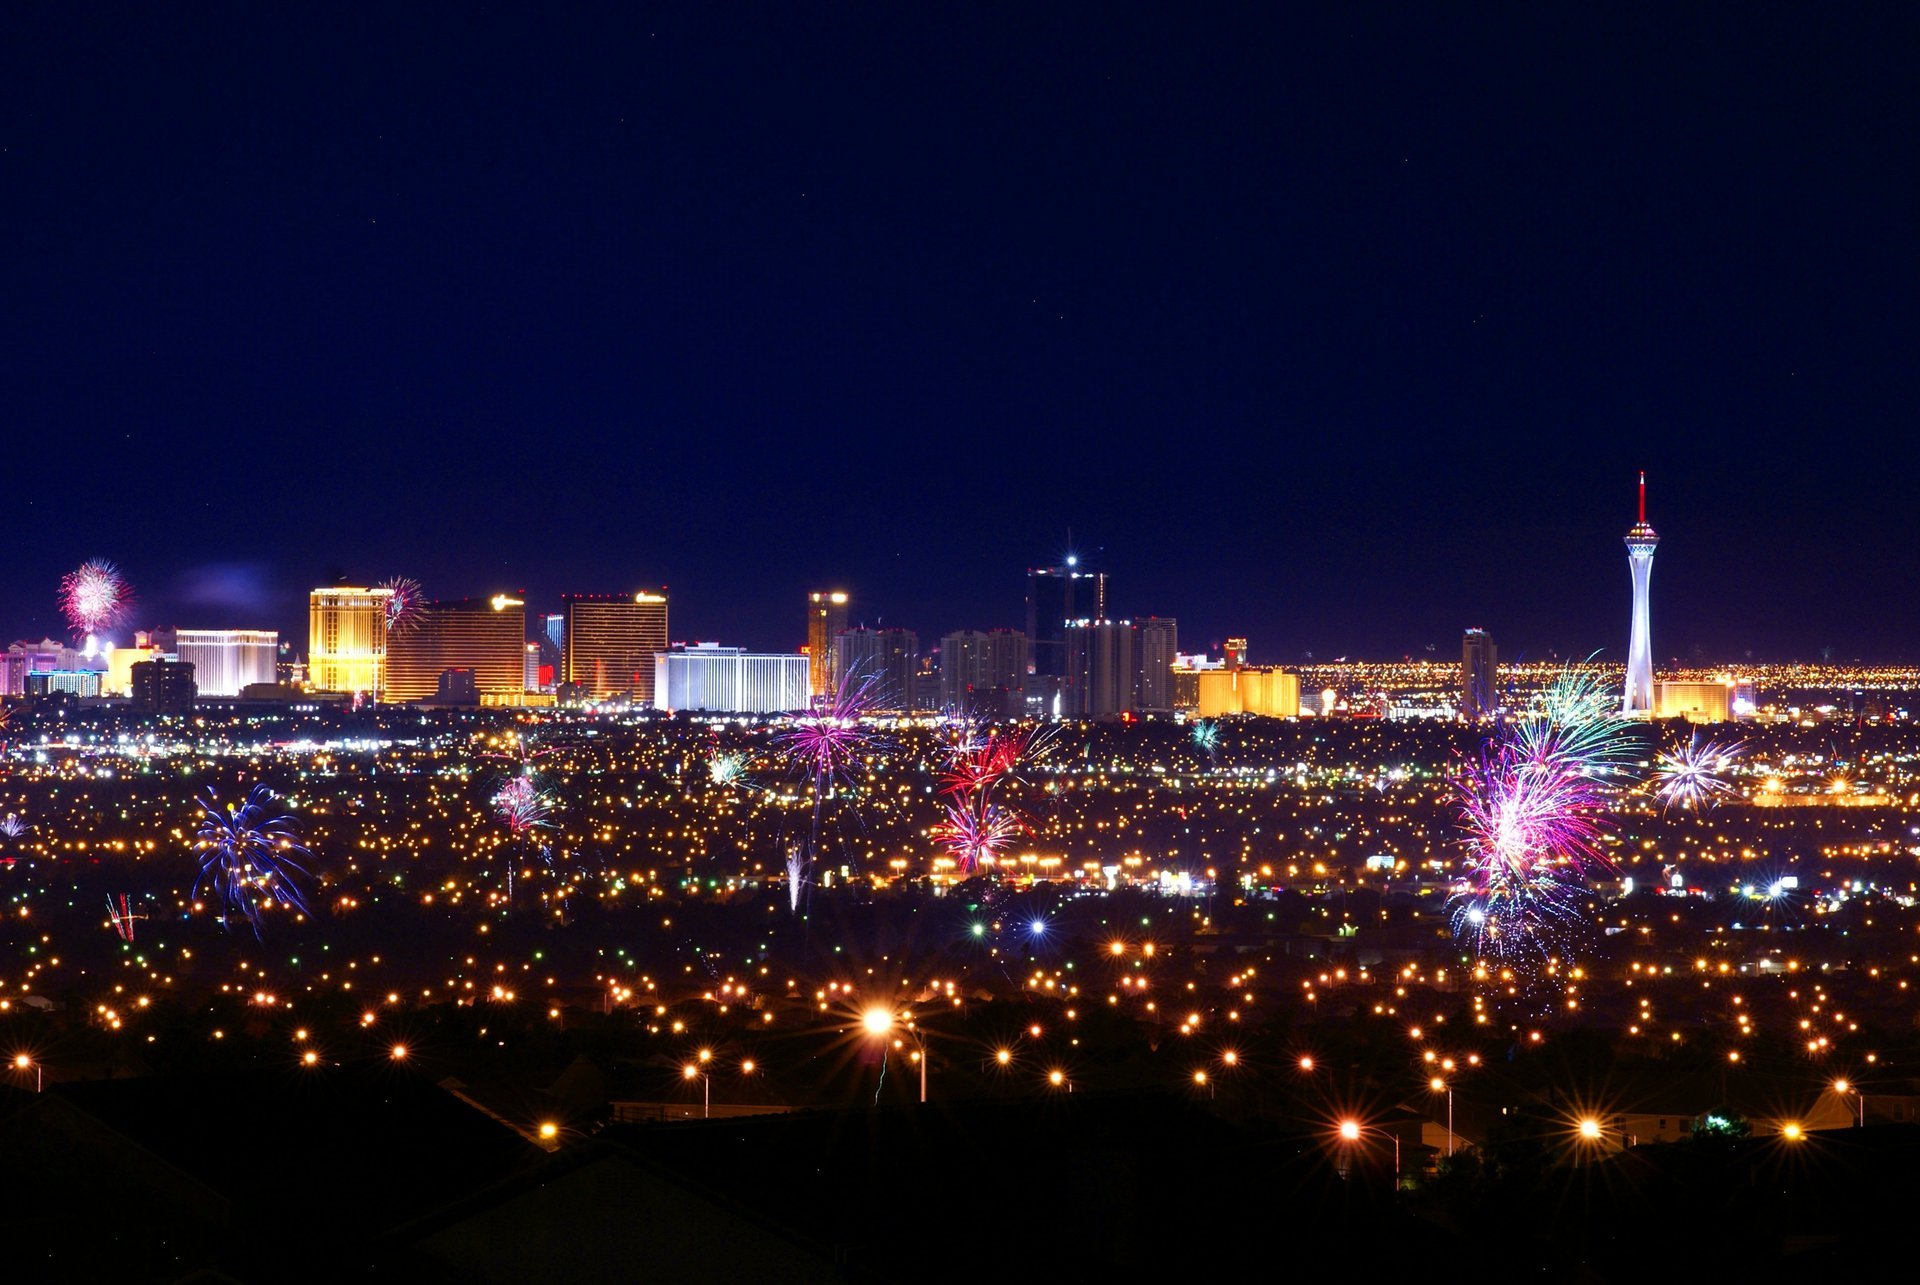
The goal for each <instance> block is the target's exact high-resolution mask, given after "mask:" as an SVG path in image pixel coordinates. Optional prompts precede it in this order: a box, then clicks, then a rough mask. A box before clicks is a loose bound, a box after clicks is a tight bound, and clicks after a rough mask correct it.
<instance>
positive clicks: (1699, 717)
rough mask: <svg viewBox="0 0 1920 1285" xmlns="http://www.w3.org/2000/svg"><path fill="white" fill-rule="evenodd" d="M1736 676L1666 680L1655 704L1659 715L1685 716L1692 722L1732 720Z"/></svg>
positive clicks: (1661, 685)
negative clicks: (1703, 680) (1704, 680)
mask: <svg viewBox="0 0 1920 1285" xmlns="http://www.w3.org/2000/svg"><path fill="white" fill-rule="evenodd" d="M1733 688H1734V684H1733V680H1732V679H1730V678H1728V679H1714V680H1711V681H1708V682H1663V683H1661V684H1660V699H1659V702H1658V703H1657V704H1656V706H1655V711H1656V712H1655V715H1654V716H1655V717H1656V718H1684V719H1686V720H1687V721H1688V722H1690V723H1727V722H1731V721H1732V720H1733Z"/></svg>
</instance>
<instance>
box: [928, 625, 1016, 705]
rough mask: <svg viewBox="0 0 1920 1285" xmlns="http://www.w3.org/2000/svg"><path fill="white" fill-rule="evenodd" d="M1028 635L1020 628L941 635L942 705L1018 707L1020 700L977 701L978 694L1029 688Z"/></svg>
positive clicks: (1009, 692) (982, 695)
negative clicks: (1027, 684)
mask: <svg viewBox="0 0 1920 1285" xmlns="http://www.w3.org/2000/svg"><path fill="white" fill-rule="evenodd" d="M1026 677H1027V636H1026V635H1025V634H1023V633H1021V632H1020V631H1019V630H1017V629H992V630H988V631H987V632H985V633H982V632H981V631H980V630H978V629H961V630H956V631H955V632H953V633H950V634H946V635H944V636H943V637H942V638H941V639H940V707H941V708H942V709H948V710H961V711H964V710H968V709H973V708H975V707H976V706H977V705H981V704H983V703H984V704H986V705H1004V706H1006V707H1007V708H1016V707H1017V705H1018V702H1011V703H1009V702H1007V701H985V702H981V701H976V700H974V699H971V698H973V697H976V696H981V697H984V696H986V695H988V694H999V693H1005V694H1007V695H1009V696H1010V695H1012V694H1013V693H1017V692H1021V691H1023V690H1025V688H1026Z"/></svg>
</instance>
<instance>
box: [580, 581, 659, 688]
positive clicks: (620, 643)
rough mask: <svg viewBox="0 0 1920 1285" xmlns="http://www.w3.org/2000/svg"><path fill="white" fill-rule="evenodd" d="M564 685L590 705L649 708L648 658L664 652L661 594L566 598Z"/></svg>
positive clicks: (650, 666)
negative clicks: (620, 702) (623, 703)
mask: <svg viewBox="0 0 1920 1285" xmlns="http://www.w3.org/2000/svg"><path fill="white" fill-rule="evenodd" d="M561 602H562V605H563V606H564V607H565V608H566V611H565V615H566V618H567V619H566V644H567V646H566V657H567V681H568V682H569V683H572V684H574V685H575V686H577V687H578V688H580V690H581V691H583V692H584V693H585V694H586V695H587V696H588V697H589V698H590V699H592V700H596V701H604V700H612V699H625V700H630V701H632V702H633V703H635V704H637V705H651V704H652V703H653V653H655V652H657V651H665V650H666V649H667V595H666V594H665V593H646V592H641V593H635V594H568V595H567V596H566V597H564V598H563V599H562V600H561Z"/></svg>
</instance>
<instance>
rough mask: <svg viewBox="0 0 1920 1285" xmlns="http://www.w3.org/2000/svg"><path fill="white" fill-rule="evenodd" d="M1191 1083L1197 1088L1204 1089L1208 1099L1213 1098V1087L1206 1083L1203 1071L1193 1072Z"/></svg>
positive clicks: (1205, 1075) (1205, 1074)
mask: <svg viewBox="0 0 1920 1285" xmlns="http://www.w3.org/2000/svg"><path fill="white" fill-rule="evenodd" d="M1193 1082H1194V1084H1195V1085H1196V1086H1197V1087H1199V1088H1203V1089H1205V1090H1206V1091H1207V1096H1208V1097H1212V1096H1213V1085H1212V1084H1210V1083H1208V1082H1207V1073H1206V1071H1205V1070H1199V1071H1195V1072H1194V1073H1193Z"/></svg>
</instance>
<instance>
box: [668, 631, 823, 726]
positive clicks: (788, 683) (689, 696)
mask: <svg viewBox="0 0 1920 1285" xmlns="http://www.w3.org/2000/svg"><path fill="white" fill-rule="evenodd" d="M808 690H809V689H808V678H807V658H806V657H805V656H803V655H797V654H796V655H792V656H787V655H754V654H750V653H748V651H747V650H746V648H744V647H722V646H720V645H719V644H717V643H693V644H691V645H678V646H673V647H669V648H667V650H665V651H656V652H655V653H653V704H654V708H655V709H664V710H683V709H684V710H691V711H696V712H704V713H713V714H784V713H787V712H789V711H792V710H801V709H805V708H807V701H808Z"/></svg>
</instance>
